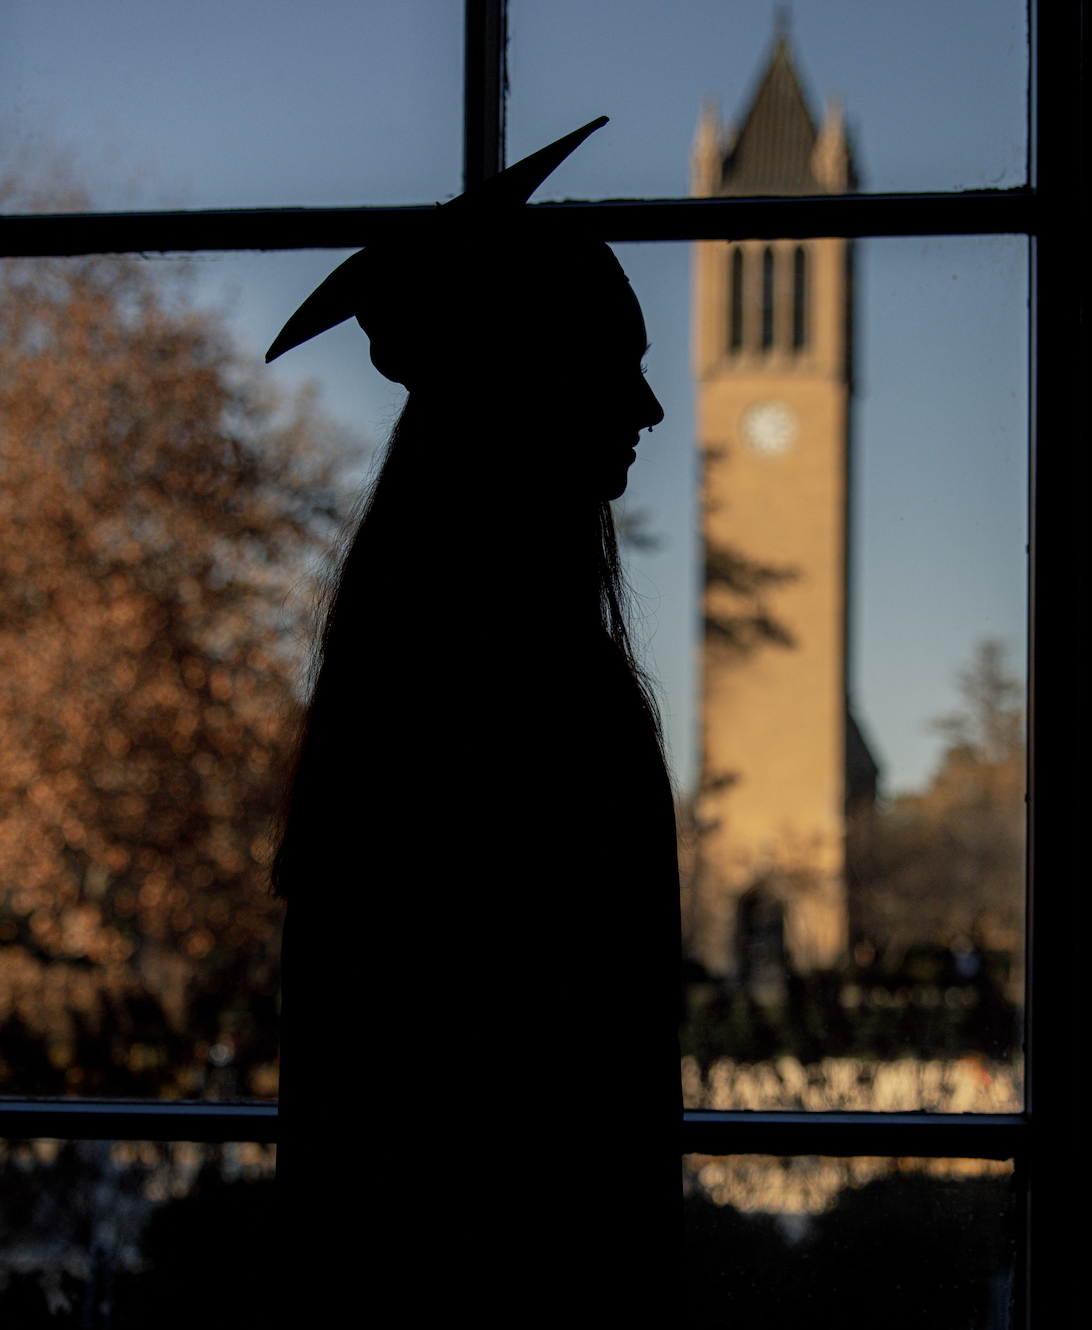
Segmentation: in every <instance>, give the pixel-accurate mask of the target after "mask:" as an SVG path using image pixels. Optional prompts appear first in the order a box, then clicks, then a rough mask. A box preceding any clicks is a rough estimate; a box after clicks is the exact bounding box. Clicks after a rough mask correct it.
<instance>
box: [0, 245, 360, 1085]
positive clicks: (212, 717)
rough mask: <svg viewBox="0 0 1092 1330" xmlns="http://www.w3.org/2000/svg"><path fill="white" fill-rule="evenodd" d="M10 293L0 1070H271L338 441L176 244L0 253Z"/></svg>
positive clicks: (2, 623) (0, 348)
mask: <svg viewBox="0 0 1092 1330" xmlns="http://www.w3.org/2000/svg"><path fill="white" fill-rule="evenodd" d="M0 300H2V302H3V307H4V320H3V324H2V325H0V569H2V573H0V809H2V816H0V1088H2V1089H3V1091H4V1092H5V1093H13V1092H17V1093H48V1094H56V1093H62V1092H66V1091H67V1092H69V1093H73V1092H75V1093H95V1094H151V1095H157V1094H167V1095H177V1094H193V1093H201V1092H202V1091H203V1090H204V1091H208V1089H209V1087H208V1085H204V1086H203V1085H202V1083H201V1082H202V1079H203V1078H205V1072H206V1071H208V1070H209V1069H210V1064H209V1062H208V1056H207V1055H208V1050H209V1049H210V1048H213V1047H217V1048H219V1049H220V1050H221V1051H220V1052H219V1054H218V1057H219V1065H220V1066H227V1065H229V1064H231V1065H234V1067H235V1068H236V1073H237V1072H238V1070H239V1069H240V1054H242V1059H243V1062H246V1061H247V1059H248V1058H249V1061H250V1066H244V1067H242V1072H243V1077H244V1079H243V1081H242V1083H240V1082H239V1077H238V1075H237V1074H236V1073H233V1074H232V1075H231V1076H230V1077H228V1078H227V1079H226V1080H225V1078H224V1077H223V1076H221V1077H220V1082H221V1088H225V1086H226V1088H228V1089H231V1090H233V1092H238V1093H242V1094H249V1093H260V1092H261V1089H260V1086H261V1085H263V1084H264V1086H265V1091H264V1092H265V1093H266V1094H269V1093H272V1091H273V1082H272V1080H271V1078H270V1074H269V1067H270V1065H271V1064H274V1063H275V1061H276V1013H275V1002H276V992H277V976H276V973H275V970H276V965H277V958H278V953H279V914H280V907H279V905H277V904H276V903H275V902H274V901H273V900H272V899H271V898H270V897H269V895H268V894H267V890H266V871H267V867H266V866H267V861H268V853H269V847H268V845H267V825H268V821H269V816H270V813H271V811H272V810H273V808H274V807H275V804H276V800H277V798H278V794H279V790H278V782H279V771H280V770H281V768H282V763H283V757H284V753H285V750H286V745H287V744H288V742H289V741H290V736H291V733H292V727H293V724H294V721H295V719H296V715H297V713H298V701H297V691H298V690H297V691H294V689H295V688H296V685H297V682H298V680H297V675H298V672H299V665H300V655H301V644H302V642H303V639H304V637H305V635H306V631H307V621H306V619H307V613H308V610H307V604H308V597H307V595H306V594H305V593H306V591H307V588H308V577H307V570H308V567H309V564H310V563H312V562H313V561H314V558H315V555H316V554H317V552H318V551H320V550H321V549H322V548H323V547H324V544H325V543H326V542H327V541H328V540H329V538H330V536H331V535H332V532H333V530H334V525H335V522H336V520H337V519H338V517H339V511H338V509H339V485H338V477H339V468H340V467H341V466H342V465H343V464H344V463H345V462H346V461H347V459H348V456H349V452H350V449H349V444H348V440H347V439H346V438H345V437H344V436H343V435H342V434H341V432H340V431H338V430H337V429H336V428H335V427H334V426H333V425H332V424H331V423H330V422H329V421H328V420H326V419H325V418H324V417H323V416H322V414H321V413H320V411H319V410H318V408H317V405H316V401H315V395H314V392H313V390H306V391H303V392H301V393H299V394H298V395H297V396H296V397H295V398H294V399H292V400H285V399H284V398H283V397H282V396H280V395H279V394H278V393H277V391H276V390H275V389H274V388H273V387H272V386H271V384H270V382H269V381H268V378H266V377H264V376H263V374H262V370H261V367H260V366H258V365H257V364H256V363H250V362H248V361H246V360H245V359H244V358H242V357H241V356H240V355H239V354H238V353H237V352H236V350H235V349H234V347H233V346H232V343H231V340H230V337H229V336H228V334H227V332H226V329H225V327H224V325H223V323H222V321H221V320H220V319H218V318H217V317H216V316H214V315H211V314H208V313H205V312H201V311H199V310H197V309H196V308H195V307H194V305H193V303H192V301H191V300H190V299H189V298H188V293H187V287H186V283H185V278H184V274H183V273H182V272H181V270H179V269H177V268H174V267H171V266H169V265H165V264H156V265H154V266H153V265H152V264H149V263H147V262H143V261H141V260H137V259H131V258H95V257H92V258H79V259H67V260H34V261H31V260H5V262H4V264H3V265H2V266H0ZM255 1022H260V1023H264V1024H265V1028H266V1030H267V1031H268V1034H265V1033H261V1034H260V1033H259V1032H258V1031H259V1030H260V1028H261V1026H260V1025H256V1024H255ZM236 1029H237V1030H238V1031H240V1034H239V1035H238V1038H237V1039H233V1037H232V1031H233V1030H236ZM263 1040H264V1044H262V1041H263ZM240 1041H241V1042H242V1043H244V1044H245V1043H247V1042H248V1041H249V1042H250V1043H251V1044H254V1043H255V1042H256V1043H257V1044H262V1046H261V1047H254V1048H251V1049H242V1050H240V1048H238V1047H235V1046H234V1045H235V1044H236V1043H238V1042H240ZM266 1045H268V1046H266ZM202 1046H203V1047H202ZM224 1049H227V1050H228V1051H227V1052H226V1053H225V1052H223V1050H224ZM215 1065H216V1058H214V1059H213V1065H212V1070H214V1071H215ZM259 1067H265V1069H266V1070H265V1071H264V1072H257V1071H256V1069H258V1068H259ZM195 1068H196V1071H195V1070H194V1069H195ZM252 1071H255V1072H256V1074H257V1079H258V1082H259V1086H258V1087H256V1086H255V1085H254V1084H253V1083H252V1084H249V1085H248V1084H247V1083H246V1078H248V1077H249V1078H250V1079H251V1081H253V1077H252V1076H250V1073H251V1072H252ZM195 1076H196V1080H195ZM215 1079H216V1078H215V1076H214V1077H213V1080H214V1081H215ZM229 1082H230V1084H229Z"/></svg>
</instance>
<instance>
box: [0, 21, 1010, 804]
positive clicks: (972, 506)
mask: <svg viewBox="0 0 1092 1330" xmlns="http://www.w3.org/2000/svg"><path fill="white" fill-rule="evenodd" d="M510 26H511V45H510V51H509V76H510V82H511V95H510V100H509V119H508V148H509V159H510V160H515V159H516V158H518V157H519V156H521V155H523V154H524V153H526V152H529V151H532V150H533V149H534V148H537V147H539V146H541V144H542V143H544V142H546V141H548V140H550V139H552V138H554V137H557V136H558V135H560V134H562V133H564V132H566V131H567V130H568V129H570V128H573V127H574V126H576V125H578V124H581V123H583V122H584V121H586V120H589V119H591V118H593V117H594V116H596V115H599V114H607V115H609V116H610V117H611V123H610V125H609V126H607V128H606V129H604V130H602V131H600V133H599V134H597V135H595V136H593V137H592V139H590V140H589V141H588V143H587V144H586V145H585V146H584V147H583V148H582V149H581V151H580V152H579V153H577V154H575V155H574V157H573V158H571V159H570V160H569V161H568V162H567V163H565V164H564V165H563V167H562V168H561V169H560V170H559V171H558V172H557V173H555V175H554V176H553V177H552V178H551V180H550V181H549V182H548V186H547V188H546V189H544V190H543V191H542V192H541V194H540V195H539V196H537V197H543V198H546V197H557V198H563V197H591V198H594V197H625V196H630V197H633V196H640V195H652V196H658V197H664V196H672V195H680V194H684V193H685V192H686V187H687V159H688V154H689V150H690V142H691V138H692V135H693V130H694V125H695V123H696V119H697V114H698V109H699V106H700V104H701V101H702V99H703V98H706V97H712V98H714V99H716V100H718V101H719V103H720V106H721V110H722V113H723V115H724V117H725V118H726V119H732V118H738V116H739V115H740V113H741V112H742V111H744V110H745V107H746V103H747V99H748V96H749V94H750V93H751V91H752V90H753V87H754V83H755V79H756V77H757V76H758V74H759V72H760V70H761V67H762V64H763V61H764V60H765V58H766V57H767V55H768V52H769V49H770V42H771V39H772V33H773V6H772V5H769V4H765V3H763V4H752V3H728V2H725V0H721V2H719V3H715V2H714V0H670V2H668V3H665V0H624V2H623V0H595V3H588V0H583V2H580V0H512V4H511V15H510ZM790 42H791V45H792V48H793V50H794V53H795V55H796V58H797V63H798V68H799V70H800V73H801V75H802V79H803V83H804V87H805V92H806V93H807V95H808V96H809V99H810V100H811V103H812V107H813V110H814V112H815V113H817V114H818V113H820V112H821V110H822V106H823V102H824V99H825V98H826V97H827V95H828V94H830V93H835V94H838V95H840V97H841V98H842V100H843V103H844V107H845V115H846V119H847V123H848V126H849V129H850V133H851V135H852V138H853V142H854V146H855V149H856V152H857V158H858V163H859V169H860V173H861V176H862V184H863V187H864V188H867V189H872V190H898V189H908V190H926V189H949V188H961V187H962V188H976V187H977V188H980V187H990V186H1012V185H1016V184H1019V183H1020V182H1021V181H1022V180H1023V178H1024V171H1025V159H1026V132H1025V118H1026V69H1027V66H1026V20H1025V15H1024V8H1023V6H1022V4H1020V3H1019V2H1018V0H1017V2H1013V0H962V2H961V3H958V4H956V3H952V2H951V0H948V2H947V3H936V2H932V0H930V2H926V0H921V2H920V3H915V2H914V0H906V2H904V3H901V4H894V3H881V4H877V3H876V0H872V3H870V4H869V3H862V2H860V0H798V3H797V4H795V5H794V6H792V9H791V20H790ZM461 85H462V7H461V4H459V3H458V2H457V0H429V2H427V3H426V2H425V0H399V3H397V4H391V3H389V2H388V3H383V2H382V0H371V2H370V3H369V2H368V0H352V3H350V2H349V0H326V2H325V3H322V2H319V0H316V2H313V3H311V4H309V5H307V6H301V5H299V4H287V3H276V2H273V0H265V3H261V4H259V3H255V2H253V0H244V2H239V0H236V2H235V3H232V0H219V3H216V4H213V3H210V2H209V0H191V2H190V3H185V2H184V0H180V2H179V3H175V4H173V5H171V6H169V7H167V6H150V5H147V4H146V3H134V2H132V0H99V2H98V3H96V4H94V5H89V4H86V3H76V2H75V0H51V3H49V4H42V3H28V2H26V0H7V3H6V4H5V6H4V7H3V11H2V13H0V171H2V170H3V169H4V168H6V167H9V166H11V165H13V164H14V165H18V164H19V163H20V162H22V163H23V164H26V165H29V166H30V167H32V168H33V166H34V165H35V164H36V163H40V162H41V161H43V160H45V159H46V158H48V157H49V156H50V155H51V154H53V153H54V152H55V151H56V149H58V148H61V149H65V150H67V151H68V152H69V154H70V157H71V162H72V170H73V172H74V174H75V175H76V176H77V177H79V178H81V179H82V180H84V182H85V183H86V185H87V187H88V189H89V190H90V192H91V195H92V198H93V202H94V205H95V206H96V207H98V208H104V209H110V208H133V207H146V208H157V207H231V206H247V207H249V206H266V205H268V206H272V205H285V206H291V205H312V206H331V205H352V204H364V203H372V204H380V203H427V202H432V201H434V200H437V199H444V198H447V197H450V196H451V195H452V194H454V193H457V192H458V191H459V190H460V188H461V168H462V162H461V151H462V149H461V97H462V86H461ZM618 248H619V254H620V257H621V258H622V261H623V263H624V265H625V266H626V269H627V271H628V272H629V273H630V275H631V278H632V280H633V283H634V286H635V289H636V290H637V292H638V295H639V296H640V297H641V300H642V303H643V305H644V306H645V312H646V320H647V323H648V326H649V333H650V338H651V341H652V352H651V354H650V356H649V374H650V378H651V380H652V382H653V385H654V387H655V388H656V391H657V393H658V394H659V396H660V397H661V400H662V401H663V403H664V406H665V409H666V411H667V419H666V420H665V422H664V424H663V426H661V427H659V428H658V429H657V430H656V432H655V435H654V436H653V437H652V438H651V439H648V440H647V441H646V442H645V443H644V444H643V445H642V447H641V450H640V453H639V461H638V463H637V465H636V466H635V468H634V471H633V473H632V474H633V478H632V483H631V487H630V492H629V495H628V499H627V501H628V503H629V504H630V505H631V506H632V507H635V508H639V509H642V510H643V511H645V512H646V513H647V514H648V518H649V523H650V526H651V527H652V528H653V529H654V530H655V531H656V532H657V533H658V534H659V535H660V536H661V537H662V540H663V545H662V548H661V550H660V551H659V552H657V553H654V554H647V555H646V554H635V555H634V556H633V558H632V570H633V580H634V584H635V587H636V590H637V591H638V593H639V595H640V597H641V605H642V612H643V627H644V633H645V636H646V637H648V638H650V650H651V652H652V656H653V660H654V666H655V668H656V669H657V671H658V672H659V674H660V676H661V679H662V681H663V685H664V691H665V696H666V702H667V710H668V712H669V733H670V738H671V743H672V749H673V753H674V757H675V765H676V770H677V774H678V777H679V781H680V784H682V785H684V786H685V785H686V784H687V783H688V781H689V778H690V776H691V774H692V772H693V771H694V769H695V763H696V759H697V753H696V748H695V744H694V737H695V725H694V719H695V717H694V697H695V682H696V680H695V660H694V650H693V646H694V634H693V629H694V624H695V621H696V592H697V578H696V572H697V568H696V553H697V552H696V544H695V540H694V498H695V489H694V486H695V468H694V450H693V436H692V427H691V394H692V389H691V386H690V383H689V377H688V367H689V308H688V301H689V261H690V257H689V247H688V246H686V245H663V246H651V245H644V246H635V245H629V246H620V247H618ZM341 257H342V255H341V254H339V253H335V252H330V251H327V252H308V253H304V254H296V255H257V254H247V255H239V256H208V257H207V258H203V259H201V260H199V261H198V262H197V263H195V264H194V267H195V268H196V269H197V271H198V274H199V285H198V289H199V291H200V292H201V294H202V296H203V298H205V299H209V300H215V301H226V302H227V305H228V308H229V311H230V316H231V319H232V324H233V327H234V328H235V330H236V334H237V336H238V338H239V340H240V342H241V344H242V345H243V346H244V347H245V348H246V349H248V350H250V351H251V352H252V353H254V354H255V355H260V354H261V353H262V352H263V351H264V349H265V347H266V345H268V342H269V341H270V340H271V338H272V336H273V335H274V333H275V332H276V331H277V329H278V328H279V327H280V324H281V323H282V322H283V320H284V318H285V317H287V315H288V314H289V313H291V311H292V310H293V309H294V308H295V306H296V304H298V303H299V301H300V300H301V299H302V298H303V297H304V296H305V295H306V294H307V293H308V292H309V291H310V290H311V289H312V288H313V287H314V286H315V285H316V284H317V282H318V281H319V280H321V278H322V277H323V276H325V274H326V273H327V272H328V271H329V270H330V269H331V268H332V267H333V266H334V264H335V263H336V262H338V261H339V260H340V258H341ZM859 278H860V292H859V303H858V324H857V327H858V337H859V345H860V361H859V390H858V396H857V401H856V403H855V407H854V411H855V430H856V437H857V440H858V454H857V471H856V477H857V485H856V492H855V495H854V508H853V516H852V529H853V539H854V544H853V548H854V566H853V590H854V605H853V622H854V625H855V633H854V642H853V649H852V653H851V678H852V684H853V693H854V702H855V706H856V709H857V711H858V713H859V715H860V717H861V719H862V722H863V724H864V727H865V729H866V733H867V735H868V737H869V739H870V740H871V742H872V743H873V746H874V747H875V749H876V751H877V756H878V757H879V758H880V760H881V762H882V765H883V768H884V776H885V784H886V787H887V789H888V791H895V790H898V789H900V788H907V787H909V786H912V785H914V784H916V783H918V782H920V781H921V780H922V779H924V778H925V776H926V775H927V773H928V771H929V770H930V768H931V766H932V765H933V764H934V763H935V761H936V759H937V756H938V750H937V741H936V738H935V736H932V735H931V734H930V733H929V731H928V729H927V728H926V723H927V721H928V719H929V718H930V717H933V716H936V715H938V714H942V713H944V712H946V711H948V710H950V709H951V708H952V707H953V706H954V705H955V701H956V695H955V692H954V689H953V683H952V681H953V676H954V673H955V671H956V669H957V668H958V667H959V666H960V664H961V663H963V662H964V661H965V660H966V658H967V657H968V655H969V653H970V651H971V650H972V648H973V646H974V643H975V642H976V641H977V640H978V639H980V638H981V637H983V636H986V635H991V636H997V637H1001V638H1003V639H1005V640H1006V641H1008V642H1009V643H1010V645H1011V647H1012V650H1013V659H1014V663H1015V664H1016V665H1017V667H1018V668H1019V669H1020V670H1021V672H1022V660H1023V653H1024V650H1025V639H1026V635H1025V626H1024V625H1025V619H1026V564H1025V556H1024V546H1025V542H1026V539H1027V535H1026V511H1025V510H1026V472H1027V461H1026V446H1027V424H1026V422H1027V400H1026V397H1027V386H1026V379H1027V373H1026V358H1027V349H1026V342H1027V339H1026V304H1027V246H1026V242H1025V241H1024V240H1023V239H1021V238H1019V237H999V238H986V239H983V238H938V239H929V240H884V241H869V242H864V243H862V244H861V246H860V248H859ZM269 372H270V373H271V374H272V375H273V376H274V377H275V378H276V379H277V380H278V381H279V382H283V383H285V384H287V385H291V384H293V383H296V382H299V381H300V380H301V379H303V378H305V377H310V378H313V379H315V380H317V381H318V382H319V384H320V385H321V387H322V391H323V395H324V401H325V404H326V406H327V408H328V409H329V410H330V411H331V412H332V413H333V414H335V415H336V416H338V417H339V418H340V419H343V420H344V421H345V422H346V423H348V424H350V425H352V426H353V427H354V428H355V429H357V430H358V431H359V432H360V433H361V434H362V435H364V436H366V437H371V438H380V437H382V435H383V433H384V432H385V430H386V429H387V428H388V427H389V425H390V423H391V421H392V420H393V417H394V414H395V413H396V411H397V407H398V403H399V400H400V397H399V390H398V389H397V388H396V387H394V386H393V385H391V384H389V383H387V382H386V381H385V380H383V379H382V378H380V376H379V375H378V374H376V373H375V371H374V370H373V369H372V367H371V364H370V362H369V361H368V358H367V349H366V344H365V342H364V340H363V337H362V334H360V333H359V330H357V329H356V328H355V326H349V325H346V326H344V327H342V328H341V329H338V330H335V331H334V332H331V333H329V334H326V335H325V336H324V337H323V338H320V339H318V340H317V341H315V342H312V343H310V344H309V345H308V346H306V347H303V348H300V349H299V350H298V351H295V352H293V353H292V354H291V355H290V356H286V357H284V358H283V359H282V360H281V361H278V362H277V364H276V365H275V366H274V367H271V369H270V371H269Z"/></svg>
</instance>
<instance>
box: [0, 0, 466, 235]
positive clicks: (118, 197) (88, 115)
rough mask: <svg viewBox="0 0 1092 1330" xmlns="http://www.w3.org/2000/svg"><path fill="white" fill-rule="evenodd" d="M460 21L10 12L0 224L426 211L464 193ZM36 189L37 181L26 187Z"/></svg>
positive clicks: (415, 4)
mask: <svg viewBox="0 0 1092 1330" xmlns="http://www.w3.org/2000/svg"><path fill="white" fill-rule="evenodd" d="M462 63H463V6H462V4H461V3H459V2H458V0H404V2H403V3H400V4H397V5H390V4H383V3H379V0H373V2H372V3H366V4H361V3H358V2H350V0H319V3H316V4H310V5H306V6H300V5H285V4H274V5H263V6H262V7H261V9H260V10H259V9H255V8H254V6H249V5H223V4H216V3H213V2H212V0H197V3H195V4H188V5H185V6H182V7H179V6H158V5H153V6H149V5H143V4H137V3H133V2H132V0H108V2H107V3H103V4H96V5H93V6H91V5H85V4H80V3H78V0H60V3H57V4H53V5H50V6H48V7H43V6H41V5H36V4H33V3H24V2H23V0H17V2H16V3H12V4H8V5H5V7H4V20H3V40H2V41H0V143H2V144H3V152H2V156H3V160H4V166H3V169H2V171H0V185H2V184H4V183H7V182H8V177H9V175H10V174H12V173H13V172H15V173H19V172H22V173H23V176H22V178H21V179H16V180H15V181H14V182H13V183H8V188H7V189H6V190H5V191H4V193H5V194H6V195H7V197H0V210H3V211H21V212H26V211H38V210H43V206H44V205H43V201H42V200H43V195H44V198H45V206H47V205H48V202H49V199H50V197H51V196H52V195H54V194H55V193H56V192H57V190H58V189H59V190H60V192H61V193H62V194H67V195H69V196H70V197H73V195H74V198H75V199H76V200H79V199H80V198H81V197H82V199H83V201H84V206H87V205H88V204H89V206H90V207H92V208H94V209H100V210H114V209H142V208H153V209H154V208H239V207H303V206H307V207H352V206H357V205H361V204H392V203H432V202H434V201H436V200H443V199H445V198H448V197H450V196H451V195H453V194H455V193H458V192H459V190H460V189H461V188H462V185H461V179H462ZM28 175H29V178H28Z"/></svg>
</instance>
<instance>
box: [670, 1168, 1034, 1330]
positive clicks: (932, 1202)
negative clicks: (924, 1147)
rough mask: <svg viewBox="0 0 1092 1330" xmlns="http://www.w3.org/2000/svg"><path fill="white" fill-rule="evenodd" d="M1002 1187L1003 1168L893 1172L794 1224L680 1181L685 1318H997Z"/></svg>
mask: <svg viewBox="0 0 1092 1330" xmlns="http://www.w3.org/2000/svg"><path fill="white" fill-rule="evenodd" d="M1012 1187H1013V1184H1012V1181H1011V1179H1009V1178H1006V1177H981V1178H974V1177H971V1178H961V1179H950V1178H936V1177H930V1176H927V1175H924V1174H922V1173H917V1172H909V1173H906V1174H903V1175H899V1174H895V1175H893V1176H889V1177H886V1178H881V1179H877V1180H876V1181H873V1182H870V1183H868V1184H867V1185H865V1186H863V1187H847V1188H845V1189H844V1190H843V1191H841V1192H840V1194H839V1195H838V1198H837V1200H836V1201H835V1203H834V1204H833V1205H832V1206H831V1207H830V1208H829V1209H828V1210H827V1211H825V1212H824V1213H822V1214H820V1215H817V1216H807V1217H806V1218H802V1219H801V1222H799V1223H793V1222H788V1223H787V1222H785V1221H784V1220H782V1219H781V1218H780V1217H779V1216H777V1215H773V1214H767V1213H761V1212H760V1213H757V1214H743V1213H741V1212H740V1211H738V1210H736V1209H734V1208H733V1207H732V1206H730V1205H724V1206H719V1205H716V1204H715V1203H714V1202H713V1201H712V1200H711V1199H710V1198H709V1197H708V1196H706V1195H705V1194H704V1193H703V1192H702V1190H701V1189H700V1188H692V1189H691V1191H690V1194H689V1195H688V1196H687V1199H686V1203H685V1216H686V1247H687V1297H686V1308H685V1318H684V1319H685V1323H686V1325H687V1326H693V1327H694V1330H714V1327H717V1328H719V1327H722V1326H723V1327H729V1326H741V1325H793V1324H806V1323H810V1322H813V1321H814V1320H815V1319H816V1317H817V1316H822V1315H825V1316H827V1317H828V1318H829V1319H830V1320H831V1321H833V1322H834V1323H835V1324H837V1325H838V1326H839V1327H844V1328H845V1330H856V1327H861V1328H862V1330H863V1328H864V1327H872V1326H874V1325H876V1324H877V1323H878V1322H882V1324H883V1325H885V1326H891V1327H897V1328H901V1327H906V1328H907V1330H910V1328H911V1327H913V1328H914V1330H917V1327H919V1326H922V1325H935V1326H938V1327H945V1330H948V1328H949V1327H950V1328H951V1330H977V1328H979V1327H981V1330H988V1328H989V1327H992V1326H995V1325H1004V1324H1007V1323H1008V1318H1007V1315H1006V1308H1007V1305H1008V1300H1009V1296H1010V1289H1011V1281H1012V1272H1013V1268H1014V1264H1015V1255H1016V1240H1015V1239H1016V1222H1015V1220H1016V1215H1015V1207H1014V1205H1013V1198H1012ZM792 1218H793V1219H795V1218H796V1217H792ZM999 1313H1000V1314H999Z"/></svg>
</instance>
